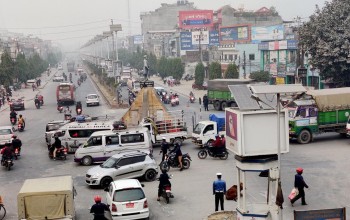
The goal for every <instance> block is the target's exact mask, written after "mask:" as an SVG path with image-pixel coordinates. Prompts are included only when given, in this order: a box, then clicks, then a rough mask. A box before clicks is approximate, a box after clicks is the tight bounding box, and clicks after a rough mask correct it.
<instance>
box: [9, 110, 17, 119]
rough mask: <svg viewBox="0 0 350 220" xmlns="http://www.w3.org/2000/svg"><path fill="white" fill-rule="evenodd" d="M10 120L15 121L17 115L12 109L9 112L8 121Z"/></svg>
mask: <svg viewBox="0 0 350 220" xmlns="http://www.w3.org/2000/svg"><path fill="white" fill-rule="evenodd" d="M12 118H14V119H15V121H16V120H17V113H16V112H15V110H14V109H12V110H11V112H10V120H11V119H12Z"/></svg>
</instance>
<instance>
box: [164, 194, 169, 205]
mask: <svg viewBox="0 0 350 220" xmlns="http://www.w3.org/2000/svg"><path fill="white" fill-rule="evenodd" d="M165 200H166V203H167V204H169V202H170V199H169V196H168V195H167V196H166V197H165Z"/></svg>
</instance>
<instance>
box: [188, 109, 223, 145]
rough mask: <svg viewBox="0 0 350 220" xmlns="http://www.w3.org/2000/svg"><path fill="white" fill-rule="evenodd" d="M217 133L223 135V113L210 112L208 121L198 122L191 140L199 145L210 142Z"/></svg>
mask: <svg viewBox="0 0 350 220" xmlns="http://www.w3.org/2000/svg"><path fill="white" fill-rule="evenodd" d="M217 134H218V135H222V134H223V135H225V113H216V114H210V115H209V120H208V121H200V122H198V124H197V125H196V126H195V127H194V130H193V133H192V142H193V143H195V144H196V145H199V146H203V144H210V143H211V142H213V141H214V140H215V136H216V135H217Z"/></svg>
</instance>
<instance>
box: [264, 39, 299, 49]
mask: <svg viewBox="0 0 350 220" xmlns="http://www.w3.org/2000/svg"><path fill="white" fill-rule="evenodd" d="M258 48H259V50H297V49H298V41H296V40H281V41H270V42H261V43H259V46H258Z"/></svg>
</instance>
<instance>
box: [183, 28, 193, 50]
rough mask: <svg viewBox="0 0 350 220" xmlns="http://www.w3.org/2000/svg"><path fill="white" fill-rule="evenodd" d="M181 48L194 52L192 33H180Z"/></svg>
mask: <svg viewBox="0 0 350 220" xmlns="http://www.w3.org/2000/svg"><path fill="white" fill-rule="evenodd" d="M180 47H181V50H193V44H192V33H191V32H181V33H180Z"/></svg>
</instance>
